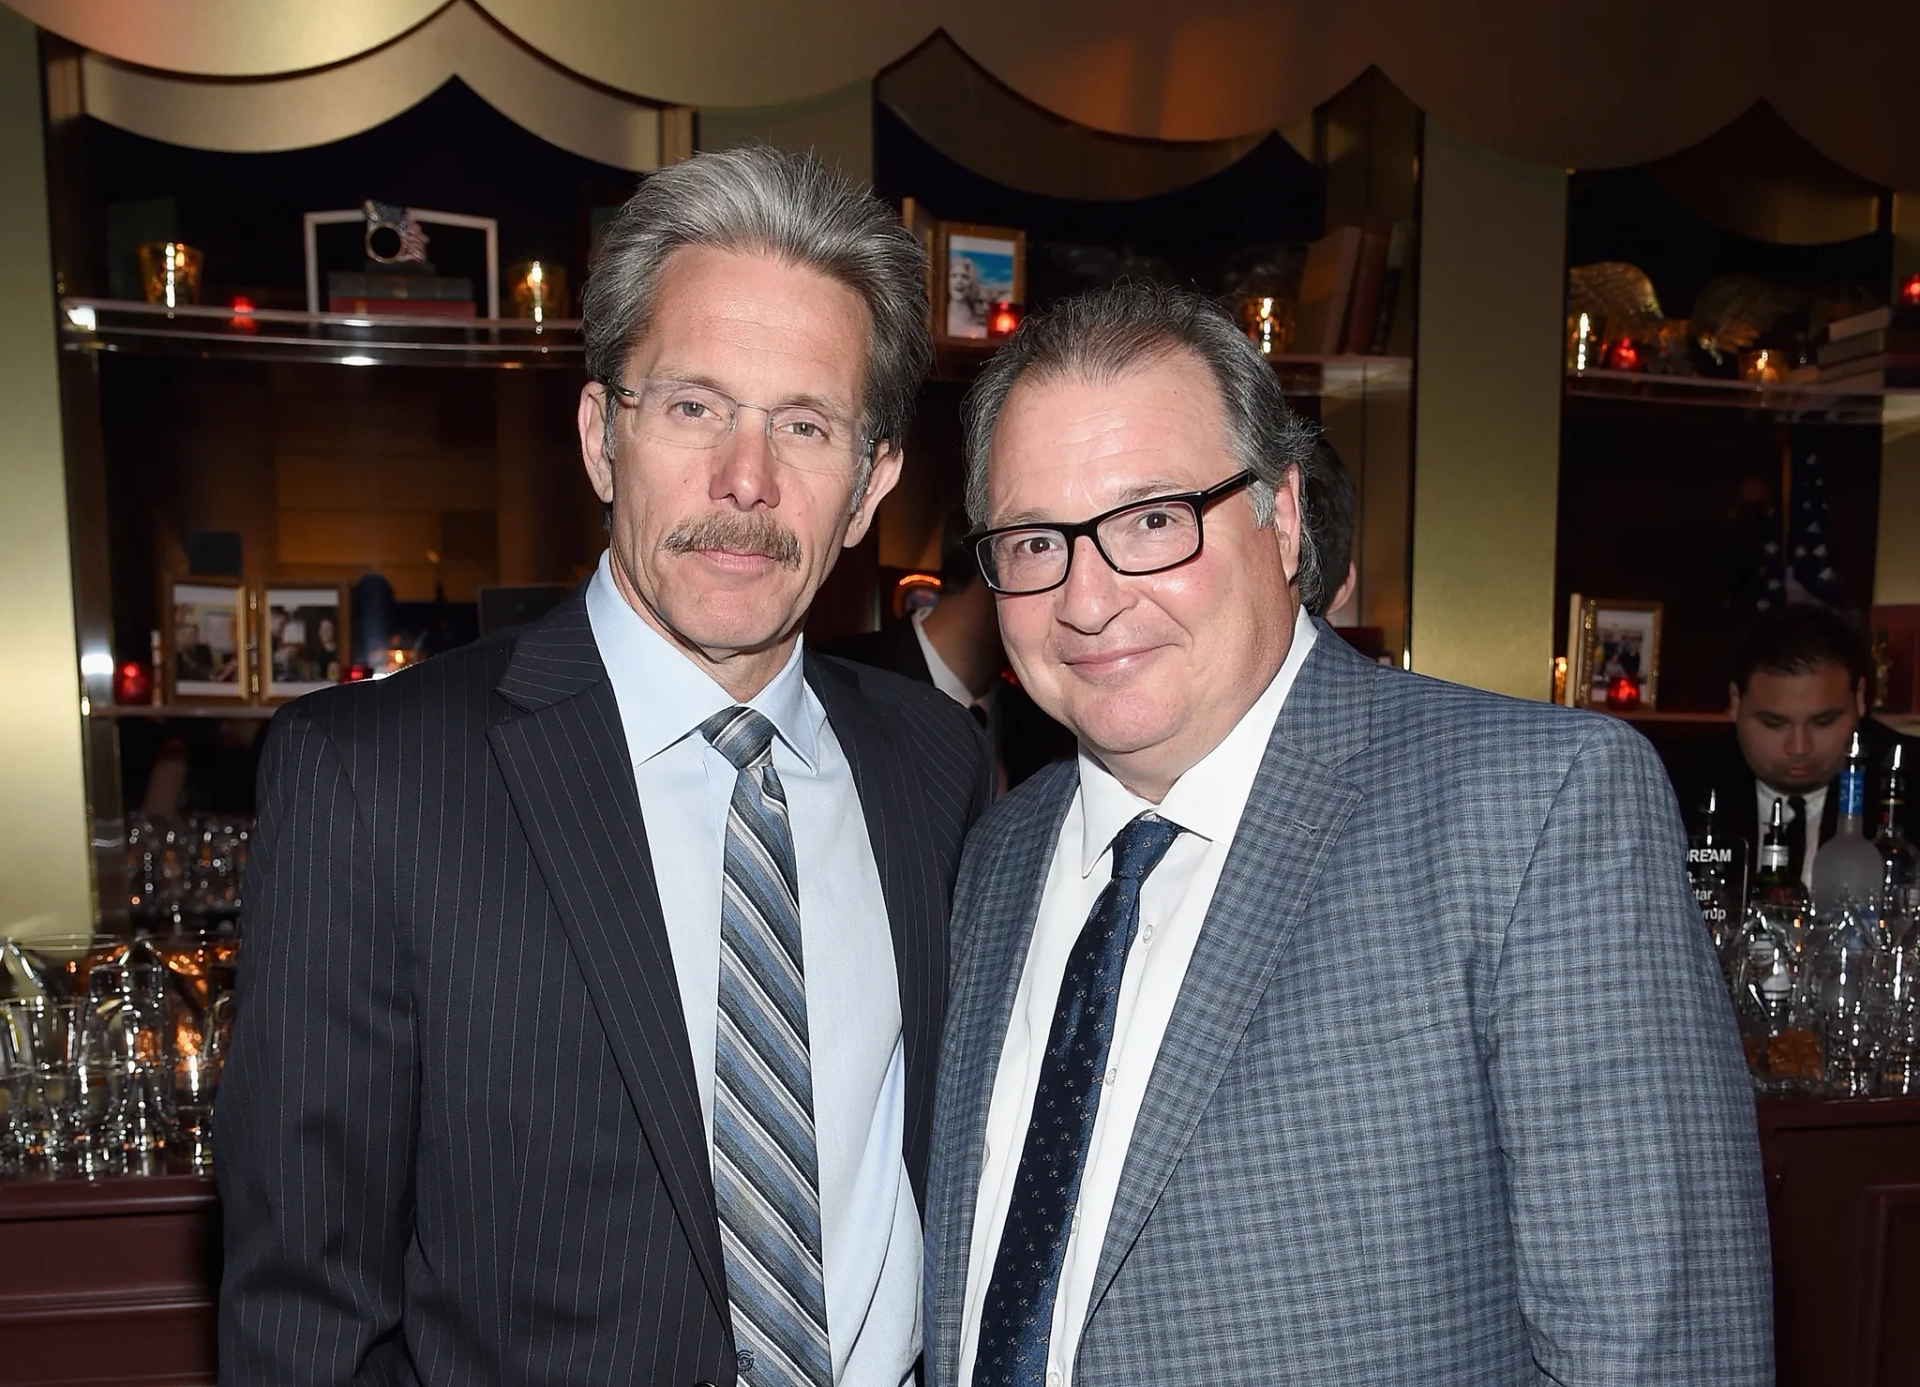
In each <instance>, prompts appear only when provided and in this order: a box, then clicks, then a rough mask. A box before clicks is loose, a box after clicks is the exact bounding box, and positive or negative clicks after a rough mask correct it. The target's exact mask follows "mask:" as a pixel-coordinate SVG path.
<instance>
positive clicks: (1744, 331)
mask: <svg viewBox="0 0 1920 1387" xmlns="http://www.w3.org/2000/svg"><path fill="white" fill-rule="evenodd" d="M1806 301H1807V293H1806V291H1805V290H1802V289H1789V288H1787V287H1786V286H1785V285H1784V284H1775V283H1773V282H1772V281H1771V280H1765V279H1761V278H1760V277H1759V276H1757V275H1749V274H1726V275H1720V276H1719V277H1717V278H1715V279H1710V280H1708V281H1707V283H1706V284H1705V286H1704V287H1702V288H1701V290H1700V293H1699V296H1698V297H1697V298H1695V299H1694V301H1693V320H1692V321H1693V335H1694V338H1695V340H1697V341H1698V342H1699V344H1700V347H1701V350H1703V351H1705V352H1707V353H1709V354H1710V355H1711V356H1712V357H1713V358H1714V359H1715V360H1716V361H1717V360H1719V359H1720V358H1721V357H1723V356H1732V355H1734V354H1735V353H1737V352H1743V351H1745V350H1746V349H1747V348H1748V347H1751V346H1752V345H1753V344H1754V343H1755V342H1756V341H1758V340H1759V339H1760V336H1761V334H1763V333H1767V332H1771V331H1773V330H1774V329H1775V328H1776V327H1779V326H1780V324H1781V323H1782V322H1784V321H1785V320H1786V319H1787V318H1788V317H1790V316H1792V315H1793V314H1795V313H1797V312H1799V311H1800V310H1801V309H1803V308H1805V307H1806ZM1780 364H1781V366H1782V368H1783V369H1784V368H1785V367H1786V366H1789V365H1791V364H1792V363H1791V362H1781V363H1780Z"/></svg>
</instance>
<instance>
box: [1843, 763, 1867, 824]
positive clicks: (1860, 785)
mask: <svg viewBox="0 0 1920 1387" xmlns="http://www.w3.org/2000/svg"><path fill="white" fill-rule="evenodd" d="M1840 812H1841V813H1842V814H1864V813H1866V812H1867V773H1866V772H1865V771H1864V770H1862V769H1861V768H1860V767H1859V766H1848V767H1847V768H1846V769H1845V770H1843V771H1841V772H1840Z"/></svg>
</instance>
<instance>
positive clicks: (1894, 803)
mask: <svg viewBox="0 0 1920 1387" xmlns="http://www.w3.org/2000/svg"><path fill="white" fill-rule="evenodd" d="M1905 759H1906V747H1905V746H1904V745H1903V744H1902V743H1899V742H1895V743H1894V746H1893V752H1892V754H1891V755H1889V756H1888V757H1887V764H1886V766H1885V767H1884V768H1883V769H1882V771H1881V773H1880V826H1879V828H1878V829H1876V830H1875V832H1874V835H1873V846H1874V847H1875V848H1877V849H1878V850H1879V852H1880V857H1881V860H1882V861H1883V862H1885V863H1886V865H1887V869H1888V872H1887V876H1886V879H1885V881H1884V883H1883V885H1884V886H1885V887H1887V888H1890V889H1891V890H1892V891H1893V892H1896V893H1897V894H1898V896H1899V902H1900V908H1901V910H1902V912H1903V913H1904V914H1907V915H1911V914H1912V913H1913V909H1914V905H1915V902H1914V900H1913V897H1912V894H1911V893H1912V892H1913V890H1914V888H1915V887H1916V886H1920V865H1917V859H1916V854H1915V852H1914V847H1913V844H1912V843H1911V842H1909V841H1908V840H1907V831H1906V824H1905V819H1906V810H1907V775H1906V765H1905V764H1904V763H1905Z"/></svg>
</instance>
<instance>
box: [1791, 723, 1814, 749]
mask: <svg viewBox="0 0 1920 1387" xmlns="http://www.w3.org/2000/svg"><path fill="white" fill-rule="evenodd" d="M1812 750H1813V729H1812V728H1810V727H1808V726H1807V725H1806V724H1805V723H1804V722H1795V723H1789V724H1787V754H1788V755H1790V756H1804V755H1806V754H1807V753H1808V752H1809V751H1812Z"/></svg>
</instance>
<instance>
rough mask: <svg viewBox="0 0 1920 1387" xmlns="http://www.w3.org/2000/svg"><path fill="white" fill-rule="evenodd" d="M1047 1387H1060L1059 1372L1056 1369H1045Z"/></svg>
mask: <svg viewBox="0 0 1920 1387" xmlns="http://www.w3.org/2000/svg"><path fill="white" fill-rule="evenodd" d="M1047 1387H1060V1370H1059V1369H1058V1368H1049V1369H1047Z"/></svg>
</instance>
